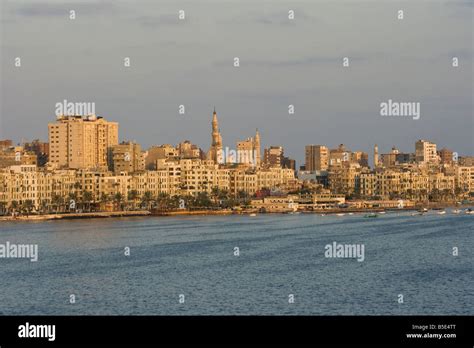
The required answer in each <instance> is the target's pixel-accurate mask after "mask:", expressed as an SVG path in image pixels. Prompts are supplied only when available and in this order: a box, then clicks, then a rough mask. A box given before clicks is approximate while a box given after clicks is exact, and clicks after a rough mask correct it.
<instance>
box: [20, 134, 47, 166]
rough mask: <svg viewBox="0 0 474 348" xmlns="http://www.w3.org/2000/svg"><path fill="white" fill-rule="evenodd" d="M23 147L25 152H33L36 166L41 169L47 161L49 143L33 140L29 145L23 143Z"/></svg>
mask: <svg viewBox="0 0 474 348" xmlns="http://www.w3.org/2000/svg"><path fill="white" fill-rule="evenodd" d="M23 147H24V149H25V151H29V152H33V153H34V154H36V159H37V164H38V166H40V167H43V166H44V165H46V163H47V162H48V160H49V143H47V142H42V141H39V139H35V140H33V141H32V142H31V143H30V142H26V143H24V144H23Z"/></svg>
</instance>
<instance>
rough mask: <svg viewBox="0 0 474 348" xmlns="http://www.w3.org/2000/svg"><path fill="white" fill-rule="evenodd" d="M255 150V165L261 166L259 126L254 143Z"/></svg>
mask: <svg viewBox="0 0 474 348" xmlns="http://www.w3.org/2000/svg"><path fill="white" fill-rule="evenodd" d="M253 146H254V148H253V151H254V154H255V161H256V163H255V166H256V167H260V134H259V133H258V128H257V130H256V132H255V139H254V143H253Z"/></svg>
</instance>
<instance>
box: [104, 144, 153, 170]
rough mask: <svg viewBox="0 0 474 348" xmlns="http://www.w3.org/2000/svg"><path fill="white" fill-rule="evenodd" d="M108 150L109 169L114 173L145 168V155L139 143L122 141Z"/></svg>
mask: <svg viewBox="0 0 474 348" xmlns="http://www.w3.org/2000/svg"><path fill="white" fill-rule="evenodd" d="M109 151H110V154H109V160H110V163H109V169H111V170H112V171H113V172H114V173H116V174H118V173H121V172H125V173H133V172H137V171H140V170H144V169H145V156H144V153H143V152H142V149H141V146H140V144H137V143H134V142H122V143H120V144H119V145H114V146H112V147H111V148H110V149H109Z"/></svg>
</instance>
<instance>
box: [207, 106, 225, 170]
mask: <svg viewBox="0 0 474 348" xmlns="http://www.w3.org/2000/svg"><path fill="white" fill-rule="evenodd" d="M222 153H223V152H222V136H221V133H220V131H219V122H218V121H217V113H216V109H214V113H213V114H212V134H211V147H210V148H209V151H208V153H207V159H209V160H212V161H214V163H222V162H223V161H224V159H223V158H220V157H221V156H222Z"/></svg>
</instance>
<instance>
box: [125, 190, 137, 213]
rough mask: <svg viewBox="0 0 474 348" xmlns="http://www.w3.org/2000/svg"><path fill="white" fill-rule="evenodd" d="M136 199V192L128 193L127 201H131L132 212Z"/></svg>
mask: <svg viewBox="0 0 474 348" xmlns="http://www.w3.org/2000/svg"><path fill="white" fill-rule="evenodd" d="M137 199H138V191H137V190H131V191H128V195H127V200H128V201H132V210H135V206H136V201H137Z"/></svg>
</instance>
